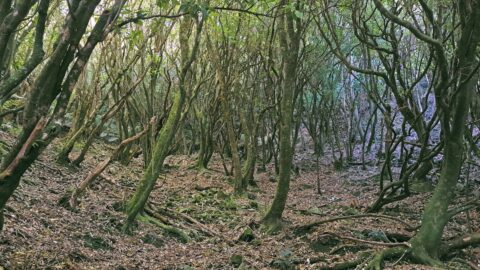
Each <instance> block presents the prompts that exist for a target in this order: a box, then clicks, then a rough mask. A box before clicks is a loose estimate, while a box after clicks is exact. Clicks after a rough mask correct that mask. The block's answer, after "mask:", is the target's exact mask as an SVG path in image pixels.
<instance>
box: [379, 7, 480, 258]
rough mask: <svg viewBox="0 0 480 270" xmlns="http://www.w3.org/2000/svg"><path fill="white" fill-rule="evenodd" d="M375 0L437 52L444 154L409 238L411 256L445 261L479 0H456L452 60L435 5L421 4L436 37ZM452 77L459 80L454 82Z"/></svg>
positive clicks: (478, 36)
mask: <svg viewBox="0 0 480 270" xmlns="http://www.w3.org/2000/svg"><path fill="white" fill-rule="evenodd" d="M374 2H375V5H376V7H377V8H378V10H379V11H380V12H381V13H382V14H383V15H384V16H385V17H387V18H388V19H390V20H392V21H393V22H395V23H397V24H399V25H402V26H403V27H405V28H407V29H409V30H410V31H411V32H412V33H413V34H414V35H415V36H416V37H417V38H418V39H420V40H422V41H423V42H425V43H428V44H429V45H430V46H431V48H432V50H433V52H434V53H435V58H436V59H435V61H436V62H437V75H438V80H437V81H436V83H435V86H434V87H435V88H434V89H435V97H436V104H437V110H438V111H439V114H440V120H441V124H442V136H443V141H444V144H445V146H444V148H445V150H444V159H443V165H442V169H441V173H440V179H439V182H438V185H437V187H436V188H435V190H434V192H433V196H432V197H431V198H430V200H429V202H428V204H427V206H426V208H425V210H424V213H423V217H422V223H421V224H422V226H421V227H420V230H419V232H418V233H417V234H416V236H415V237H414V238H413V239H412V240H411V241H410V242H411V244H412V252H411V255H412V256H413V258H415V259H416V260H417V261H419V262H421V263H425V264H429V265H434V266H442V265H441V263H440V262H439V261H438V258H439V255H440V247H441V239H442V235H443V230H444V228H445V225H446V224H447V222H448V221H449V220H450V218H451V217H452V215H453V214H454V213H453V212H451V211H449V210H448V207H449V205H450V203H451V202H452V201H453V199H454V198H455V186H456V183H457V180H458V178H459V176H460V169H461V167H462V163H463V161H462V158H463V153H464V145H463V136H464V131H465V125H466V119H467V116H468V110H469V102H470V99H471V95H472V91H473V90H474V88H475V86H476V82H477V75H476V73H477V72H478V71H477V70H476V66H477V64H478V61H477V59H476V50H477V47H478V43H479V41H480V1H478V0H462V1H459V2H458V6H457V7H458V12H459V15H460V16H459V18H460V30H459V34H460V36H459V39H458V42H457V44H456V45H457V49H456V51H455V55H454V59H453V60H452V62H451V63H449V62H448V60H447V59H449V58H450V57H448V56H447V53H446V52H445V51H444V46H443V43H442V33H441V29H440V27H439V25H438V23H439V22H437V21H435V20H434V17H433V11H432V9H431V8H430V7H428V6H427V4H426V3H425V2H423V1H422V2H421V5H422V8H423V9H424V10H425V13H426V14H427V17H428V19H429V21H430V23H431V24H432V25H433V27H432V30H433V31H432V33H433V38H432V37H430V36H427V35H425V34H424V33H422V32H421V31H420V30H418V29H416V28H415V27H414V26H413V25H411V24H409V23H408V22H406V21H404V20H402V19H400V18H399V17H397V16H395V15H394V14H392V13H391V12H390V11H389V10H388V9H387V8H385V7H384V6H383V5H382V3H381V1H380V0H374ZM450 65H451V66H452V67H453V69H450V68H451V67H450ZM450 70H452V72H453V74H452V72H450ZM452 78H453V79H454V80H455V81H454V83H453V84H451V80H452Z"/></svg>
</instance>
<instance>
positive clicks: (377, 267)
mask: <svg viewBox="0 0 480 270" xmlns="http://www.w3.org/2000/svg"><path fill="white" fill-rule="evenodd" d="M409 251H410V249H407V248H404V247H394V248H388V249H384V250H382V251H380V252H378V253H377V254H376V255H375V256H373V259H372V260H371V261H370V262H369V263H368V264H367V266H366V267H365V268H364V269H366V270H382V269H383V261H384V260H386V259H391V258H395V257H403V256H404V255H405V254H407V253H408V252H409Z"/></svg>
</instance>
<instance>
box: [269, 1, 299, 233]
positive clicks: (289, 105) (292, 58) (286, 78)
mask: <svg viewBox="0 0 480 270" xmlns="http://www.w3.org/2000/svg"><path fill="white" fill-rule="evenodd" d="M289 3H290V2H289V1H287V0H281V1H280V7H281V8H280V14H281V15H280V17H279V21H278V22H279V23H278V35H279V40H280V49H281V54H282V65H283V71H282V76H283V82H282V86H281V91H282V95H281V102H280V119H279V122H280V128H279V136H280V138H279V144H280V145H279V147H280V150H279V175H278V184H277V189H276V192H275V197H274V199H273V202H272V204H271V206H270V209H269V210H268V212H267V214H266V215H265V217H264V218H263V220H262V224H263V225H264V226H265V228H266V229H267V230H269V231H275V230H277V229H278V228H279V226H280V225H281V220H282V213H283V210H284V209H285V204H286V201H287V196H288V190H289V187H290V170H291V167H292V158H293V150H294V149H293V147H292V129H293V104H294V100H293V99H294V92H295V82H296V77H297V76H296V74H297V62H298V60H297V58H298V52H299V47H300V38H301V36H300V34H301V31H300V29H301V21H300V19H299V18H296V17H294V14H293V12H292V11H289V10H288V9H287V8H286V7H287V5H289Z"/></svg>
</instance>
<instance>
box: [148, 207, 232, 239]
mask: <svg viewBox="0 0 480 270" xmlns="http://www.w3.org/2000/svg"><path fill="white" fill-rule="evenodd" d="M150 204H154V205H160V204H159V203H157V202H150ZM151 208H152V209H151V210H153V211H154V212H161V213H164V214H165V215H168V216H169V217H170V218H176V216H179V217H181V218H182V219H184V220H186V221H188V222H189V223H191V224H193V225H195V227H196V228H197V229H198V230H199V231H201V232H202V233H204V234H206V235H208V236H213V237H217V238H220V239H222V240H223V241H225V242H227V243H228V244H231V245H233V244H234V242H233V241H232V240H230V239H228V238H227V237H225V236H223V235H222V234H221V233H219V232H217V231H215V230H212V229H210V228H208V227H207V226H206V225H205V224H203V223H201V222H200V221H198V220H196V219H194V218H193V217H191V216H189V215H187V214H184V213H180V212H178V211H174V210H171V209H167V208H161V209H158V208H153V207H151Z"/></svg>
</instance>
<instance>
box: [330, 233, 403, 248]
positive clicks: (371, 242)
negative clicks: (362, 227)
mask: <svg viewBox="0 0 480 270" xmlns="http://www.w3.org/2000/svg"><path fill="white" fill-rule="evenodd" d="M325 234H327V235H331V236H334V237H336V238H340V239H344V240H350V241H354V242H358V243H363V244H370V245H376V246H384V247H407V248H410V247H411V245H410V243H408V242H400V243H385V242H378V241H370V240H363V239H359V238H355V237H350V236H343V235H339V234H336V233H333V232H326V233H325Z"/></svg>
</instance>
